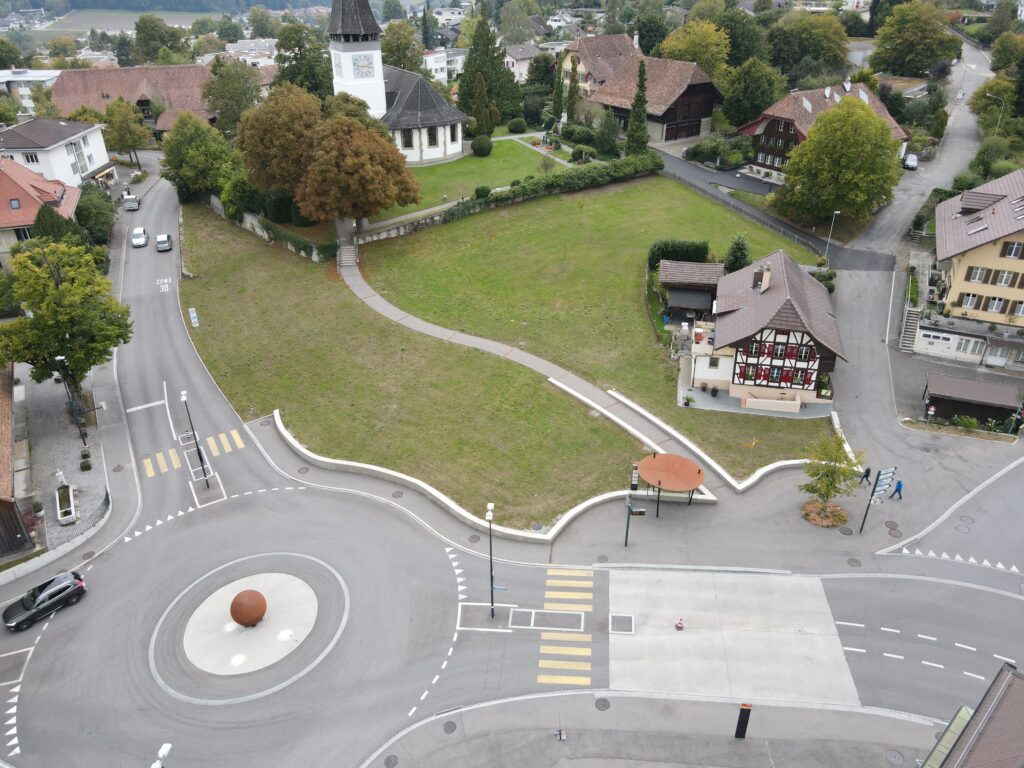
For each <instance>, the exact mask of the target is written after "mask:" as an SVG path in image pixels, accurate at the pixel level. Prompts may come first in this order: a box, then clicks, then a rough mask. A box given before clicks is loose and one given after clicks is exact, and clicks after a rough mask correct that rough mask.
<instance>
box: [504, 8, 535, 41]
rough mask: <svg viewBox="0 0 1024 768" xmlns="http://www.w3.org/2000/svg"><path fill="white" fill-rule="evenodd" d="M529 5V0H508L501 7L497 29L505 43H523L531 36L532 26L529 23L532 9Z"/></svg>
mask: <svg viewBox="0 0 1024 768" xmlns="http://www.w3.org/2000/svg"><path fill="white" fill-rule="evenodd" d="M530 5H531V4H530V2H529V0H509V2H507V3H505V4H504V5H503V6H502V7H501V23H500V24H499V26H498V29H499V30H500V32H501V37H502V39H503V40H504V41H505V42H506V43H513V44H517V43H525V42H526V41H527V40H531V39H532V38H533V26H532V25H531V24H530V11H531V10H533V9H532V8H531V7H530ZM533 5H534V6H535V5H536V3H535V2H534V3H533Z"/></svg>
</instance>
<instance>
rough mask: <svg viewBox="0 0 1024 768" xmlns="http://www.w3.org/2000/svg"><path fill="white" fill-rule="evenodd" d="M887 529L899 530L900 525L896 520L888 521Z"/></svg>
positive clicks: (886, 522) (886, 523)
mask: <svg viewBox="0 0 1024 768" xmlns="http://www.w3.org/2000/svg"><path fill="white" fill-rule="evenodd" d="M885 527H886V528H899V527H900V524H899V523H897V522H896V521H895V520H886V521H885Z"/></svg>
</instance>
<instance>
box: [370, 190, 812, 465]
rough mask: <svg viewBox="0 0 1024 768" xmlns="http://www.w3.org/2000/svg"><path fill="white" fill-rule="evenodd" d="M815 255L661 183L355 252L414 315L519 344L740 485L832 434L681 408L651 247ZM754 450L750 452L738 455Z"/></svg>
mask: <svg viewBox="0 0 1024 768" xmlns="http://www.w3.org/2000/svg"><path fill="white" fill-rule="evenodd" d="M737 233H744V234H746V236H747V238H748V239H749V241H750V245H751V253H752V254H753V255H755V256H761V255H763V254H766V253H769V252H770V251H773V250H775V249H776V248H785V249H786V250H787V251H789V253H790V254H792V255H793V256H794V257H798V258H799V259H800V260H801V261H803V262H805V263H811V262H813V261H814V257H813V255H812V254H811V253H810V252H808V251H806V250H803V249H802V248H800V247H798V246H796V245H795V244H794V243H792V242H789V241H787V240H785V239H783V238H782V237H780V236H778V235H775V234H773V233H771V232H769V231H768V230H766V229H763V228H761V227H759V226H757V225H755V224H753V223H752V222H750V221H748V220H747V219H744V218H742V217H740V216H738V215H737V214H734V213H733V212H731V211H729V210H728V209H727V208H724V207H722V206H720V205H717V204H715V203H713V202H712V201H710V200H707V199H706V198H704V197H702V196H700V195H698V194H697V193H696V192H693V191H691V190H689V189H688V188H686V187H684V186H683V185H681V184H677V183H675V182H672V181H670V180H668V179H666V178H664V177H655V178H651V179H644V180H641V181H637V182H632V183H629V184H623V185H615V186H611V187H605V188H602V189H599V190H593V191H589V192H584V193H579V194H575V195H565V196H560V197H548V198H544V199H541V200H535V201H531V202H528V203H522V204H519V205H516V206H512V207H509V208H501V209H498V210H494V211H489V212H486V213H481V214H478V215H475V216H470V217H467V218H465V219H462V220H460V221H458V222H455V223H453V224H448V225H445V226H443V227H435V228H433V229H430V230H425V231H422V232H419V233H417V234H415V235H412V236H409V237H404V238H399V239H393V240H385V241H380V242H377V243H372V244H370V245H369V246H363V247H362V248H361V249H360V257H361V261H362V264H363V271H364V274H365V275H366V277H367V279H368V280H369V281H370V282H371V283H372V284H373V285H374V287H376V289H377V290H378V291H379V292H380V293H381V294H382V295H383V296H385V297H386V298H387V299H388V300H389V301H391V302H393V303H395V304H397V305H399V306H401V307H402V308H403V309H405V310H407V311H409V312H411V313H412V314H415V315H419V316H421V317H423V318H425V319H427V320H430V321H432V322H435V323H438V324H440V325H443V326H445V327H448V328H456V329H461V330H465V331H468V332H471V333H475V334H479V335H481V336H485V337H487V338H493V339H498V340H501V341H505V342H507V343H509V344H513V345H516V346H519V347H521V348H523V349H526V350H528V351H530V352H533V353H535V354H537V355H540V356H541V357H544V358H547V359H549V360H551V361H553V362H555V363H558V364H559V365H562V366H563V367H565V368H568V369H569V370H572V371H575V372H576V373H578V374H580V375H581V376H583V377H585V378H587V379H589V380H590V381H592V382H594V383H595V384H597V385H598V386H600V387H602V388H612V387H614V388H616V389H618V390H619V391H621V392H623V393H624V394H625V395H627V396H629V397H631V398H633V399H635V400H637V401H639V402H640V403H642V404H644V405H645V406H647V407H648V408H650V409H651V410H653V411H654V412H655V413H656V414H657V415H659V416H660V417H662V418H663V419H665V420H666V421H668V422H670V423H671V424H673V425H675V426H676V427H677V428H679V429H680V430H681V431H682V432H683V433H684V434H687V435H688V436H689V437H691V438H692V439H694V440H696V441H697V442H698V443H699V444H701V445H702V446H703V447H704V449H705V450H707V451H708V452H709V453H710V454H711V455H713V456H714V457H715V458H716V459H717V460H718V461H720V462H721V463H722V464H723V465H725V466H726V467H727V468H728V469H729V470H730V471H731V472H732V473H734V474H735V475H737V476H740V477H742V476H745V475H747V474H749V473H750V472H752V471H753V470H754V469H756V468H757V467H759V466H761V465H763V464H767V463H769V462H771V461H776V460H778V459H784V458H796V457H800V456H801V455H802V451H803V449H804V448H805V446H807V445H808V444H809V443H810V442H813V441H814V440H816V439H817V438H819V437H820V436H822V435H824V434H826V433H827V432H828V431H829V425H828V422H827V420H824V419H817V420H796V419H781V418H772V417H764V416H749V415H746V414H728V413H716V412H709V411H696V410H687V409H683V408H679V407H678V406H676V404H675V386H676V376H677V367H676V365H675V364H674V363H673V362H672V361H671V360H670V359H669V357H668V354H667V350H666V349H665V348H663V347H659V346H658V345H657V343H656V340H655V336H654V330H653V328H652V326H651V322H650V320H649V317H648V315H647V311H646V306H645V304H646V301H645V290H644V264H645V261H646V254H647V247H648V245H649V244H650V242H651V241H652V240H656V239H659V238H665V237H678V238H690V239H707V240H709V241H710V243H711V249H712V251H713V253H714V254H715V255H716V256H717V257H721V256H722V255H723V254H724V253H725V250H726V248H727V247H728V245H729V242H730V240H731V239H732V236H733V235H734V234H737ZM754 438H757V443H756V445H755V447H754V448H746V447H744V446H745V445H747V444H750V443H752V442H753V439H754Z"/></svg>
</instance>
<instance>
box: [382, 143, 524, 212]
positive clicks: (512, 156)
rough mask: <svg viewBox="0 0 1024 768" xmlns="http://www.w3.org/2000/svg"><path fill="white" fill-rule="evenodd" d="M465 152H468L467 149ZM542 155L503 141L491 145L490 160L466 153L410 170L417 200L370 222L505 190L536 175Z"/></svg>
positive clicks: (518, 144) (521, 145)
mask: <svg viewBox="0 0 1024 768" xmlns="http://www.w3.org/2000/svg"><path fill="white" fill-rule="evenodd" d="M467 151H468V150H467ZM541 160H543V156H542V155H541V154H540V153H539V152H536V151H534V150H532V149H530V148H529V147H527V146H525V145H524V144H522V143H520V142H518V141H513V140H503V141H496V142H494V150H493V151H492V152H491V154H490V156H489V157H477V156H476V155H474V154H472V153H469V154H467V155H466V156H465V157H461V158H459V159H458V160H452V161H451V162H449V163H438V164H436V165H425V166H421V167H418V168H413V169H412V172H413V175H414V176H415V177H416V178H417V179H419V182H420V201H419V202H418V203H414V204H413V205H406V206H402V207H397V208H391V209H389V210H387V211H382V212H381V213H379V214H378V215H376V216H374V217H373V221H383V220H384V219H390V218H393V217H395V216H401V215H402V214H405V213H412V212H413V211H421V210H423V209H424V208H433V207H434V206H435V205H441V204H442V203H443V202H444V196H446V195H447V197H448V200H458V199H459V198H460V197H472V196H473V191H474V190H475V189H476V188H477V187H482V186H485V187H491V188H492V189H494V188H496V187H505V186H508V185H509V183H511V181H512V180H513V179H522V178H523V177H524V176H539V175H540V174H541V173H542V171H541V169H540V161H541Z"/></svg>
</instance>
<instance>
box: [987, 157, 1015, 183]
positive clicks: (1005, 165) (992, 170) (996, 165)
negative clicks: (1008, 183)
mask: <svg viewBox="0 0 1024 768" xmlns="http://www.w3.org/2000/svg"><path fill="white" fill-rule="evenodd" d="M1018 168H1020V164H1019V163H1016V162H1014V161H1013V160H996V161H995V162H993V163H992V165H991V166H989V169H988V175H989V178H991V179H998V178H999V177H1000V176H1005V175H1006V174H1008V173H1013V172H1014V171H1016V170H1017V169H1018Z"/></svg>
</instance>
